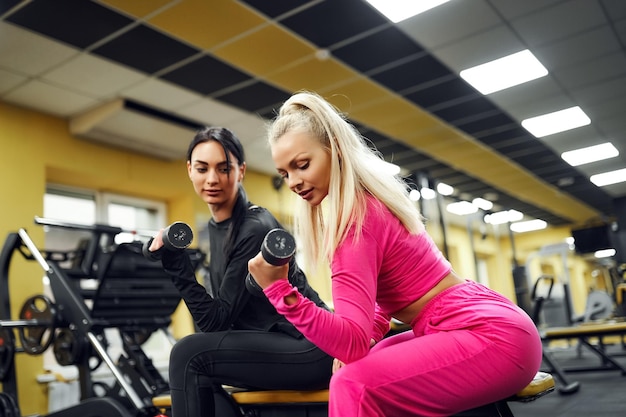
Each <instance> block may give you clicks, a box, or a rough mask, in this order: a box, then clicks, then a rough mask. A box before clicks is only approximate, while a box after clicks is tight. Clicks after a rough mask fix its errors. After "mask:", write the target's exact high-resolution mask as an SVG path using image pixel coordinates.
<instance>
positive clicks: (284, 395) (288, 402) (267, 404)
mask: <svg viewBox="0 0 626 417" xmlns="http://www.w3.org/2000/svg"><path fill="white" fill-rule="evenodd" d="M554 387H555V383H554V378H552V375H551V374H549V373H547V372H537V375H535V378H534V379H533V380H532V381H531V382H530V384H528V385H527V386H526V387H525V388H524V389H523V390H521V391H520V392H518V393H517V394H516V395H514V396H512V397H509V398H506V399H504V400H502V401H499V402H498V403H494V406H493V407H492V408H490V409H487V407H481V410H482V409H483V408H485V414H484V416H488V415H492V414H490V412H491V411H492V410H499V411H498V413H501V414H498V415H505V416H506V415H509V416H511V415H512V414H510V410H509V409H508V406H507V405H506V403H507V402H508V401H520V402H529V401H533V400H536V399H537V398H539V397H541V396H543V395H545V394H548V393H550V392H552V391H554ZM227 390H228V391H229V392H230V394H231V396H232V397H233V399H234V400H235V402H237V404H239V405H240V406H241V407H242V409H244V410H250V409H261V408H274V409H276V408H277V407H279V408H283V407H285V408H290V409H291V408H292V407H297V406H300V407H306V406H311V405H313V406H316V405H317V406H320V405H323V408H324V409H325V408H326V404H327V403H328V390H327V389H324V390H315V391H291V390H270V391H248V390H240V389H237V388H227ZM152 401H153V404H154V406H155V407H158V408H161V409H168V408H169V407H170V406H171V397H170V396H169V395H162V396H159V397H155V398H153V400H152ZM496 404H497V405H496ZM490 406H491V405H490ZM319 409H320V407H318V411H319ZM477 410H478V409H477ZM502 410H504V412H502ZM274 411H275V410H274ZM309 411H310V410H309ZM309 411H307V412H306V413H304V414H302V415H306V416H308V415H312V414H313V413H310V412H309ZM469 413H470V414H468V415H472V416H474V415H481V414H480V413H477V414H476V413H472V412H471V411H470V412H469ZM507 413H509V414H507ZM250 415H255V416H256V415H258V416H263V414H262V413H261V412H256V413H253V414H250ZM271 415H279V414H276V413H275V412H273V413H272V414H271ZM290 415H294V416H295V415H297V414H296V413H294V412H291V411H290ZM316 415H317V414H316ZM319 415H322V414H319ZM462 415H465V413H463V414H462Z"/></svg>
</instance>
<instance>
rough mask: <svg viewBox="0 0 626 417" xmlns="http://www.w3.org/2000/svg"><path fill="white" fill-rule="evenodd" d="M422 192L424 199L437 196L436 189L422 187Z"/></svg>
mask: <svg viewBox="0 0 626 417" xmlns="http://www.w3.org/2000/svg"><path fill="white" fill-rule="evenodd" d="M420 194H421V195H422V198H423V199H424V200H432V199H433V198H435V197H437V193H436V192H435V190H431V189H430V188H422V189H421V191H420Z"/></svg>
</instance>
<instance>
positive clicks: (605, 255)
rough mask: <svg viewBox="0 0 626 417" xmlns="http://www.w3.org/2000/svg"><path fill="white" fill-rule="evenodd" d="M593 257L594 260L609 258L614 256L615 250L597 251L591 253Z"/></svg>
mask: <svg viewBox="0 0 626 417" xmlns="http://www.w3.org/2000/svg"><path fill="white" fill-rule="evenodd" d="M593 256H595V257H596V258H610V257H611V256H615V249H602V250H597V251H595V252H594V253H593Z"/></svg>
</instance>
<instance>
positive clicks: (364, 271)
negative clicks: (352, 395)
mask: <svg viewBox="0 0 626 417" xmlns="http://www.w3.org/2000/svg"><path fill="white" fill-rule="evenodd" d="M381 263H382V250H381V248H380V247H379V246H378V244H377V242H376V239H374V238H373V237H372V236H371V235H370V234H368V233H367V231H365V230H363V232H362V234H361V236H360V239H358V241H357V240H355V239H354V238H353V236H352V234H351V235H349V236H348V238H347V239H346V240H345V241H344V242H343V243H342V244H341V246H340V247H338V248H337V250H336V252H335V257H334V259H333V262H332V266H331V271H332V294H333V305H334V309H335V311H334V313H331V312H329V311H326V310H324V309H322V308H319V307H317V306H316V305H315V304H314V303H313V302H311V301H310V300H308V299H306V298H304V297H303V296H302V295H301V294H300V293H298V292H297V290H296V289H295V288H293V287H292V286H291V284H289V282H288V281H287V280H286V279H285V280H280V281H277V282H275V283H273V284H272V285H270V286H269V287H267V288H266V289H265V295H266V296H267V298H268V299H269V300H270V302H271V303H272V304H273V305H274V307H276V310H277V311H278V312H279V313H280V314H282V315H284V316H285V317H286V318H287V320H289V321H290V322H291V323H292V324H293V325H294V326H296V328H297V329H298V330H300V332H302V334H303V335H304V336H305V337H306V338H307V339H308V340H310V341H311V342H312V343H314V344H315V345H317V346H318V347H319V348H320V349H322V350H323V351H325V352H326V353H328V354H329V355H331V356H332V357H334V358H337V359H339V360H341V361H343V362H345V363H350V362H354V361H355V360H358V359H360V358H362V357H364V356H365V355H367V353H368V352H369V349H370V339H371V338H375V340H376V341H378V340H380V339H381V338H382V335H381V333H382V331H383V330H382V329H383V327H384V324H383V321H384V320H385V315H384V314H377V313H375V311H376V310H377V308H376V285H377V279H378V272H379V270H380V266H381ZM290 294H296V295H297V302H296V303H295V304H292V305H287V304H285V302H284V299H285V297H286V296H287V295H290ZM379 313H380V312H379ZM386 326H387V329H388V326H389V321H388V320H387V323H386Z"/></svg>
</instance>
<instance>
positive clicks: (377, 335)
mask: <svg viewBox="0 0 626 417" xmlns="http://www.w3.org/2000/svg"><path fill="white" fill-rule="evenodd" d="M389 329H391V316H390V315H389V314H387V313H385V312H384V311H382V310H381V309H380V306H379V305H378V304H376V309H375V310H374V329H373V330H374V331H373V332H372V339H374V341H375V342H376V343H378V342H380V341H381V340H383V337H385V335H386V334H387V333H388V332H389Z"/></svg>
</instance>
